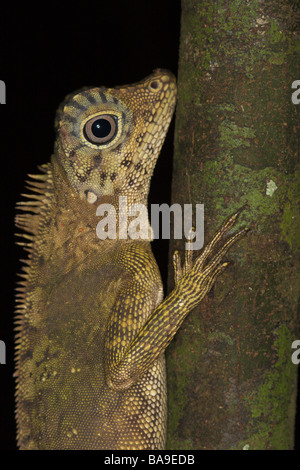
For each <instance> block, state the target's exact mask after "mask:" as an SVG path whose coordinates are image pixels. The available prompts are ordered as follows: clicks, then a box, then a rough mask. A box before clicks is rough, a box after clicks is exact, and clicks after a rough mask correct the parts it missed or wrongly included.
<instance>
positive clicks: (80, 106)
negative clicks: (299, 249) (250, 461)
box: [15, 70, 246, 450]
mask: <svg viewBox="0 0 300 470" xmlns="http://www.w3.org/2000/svg"><path fill="white" fill-rule="evenodd" d="M175 100H176V84H175V78H174V77H173V75H172V74H171V73H169V72H167V71H165V70H156V71H154V73H153V74H152V75H150V76H149V77H148V78H146V79H145V80H143V81H142V82H140V83H137V84H134V85H130V86H124V87H119V88H113V89H112V88H108V89H106V88H89V89H83V90H81V91H79V92H77V93H75V94H73V95H69V96H68V97H67V98H66V100H65V101H64V103H63V104H62V105H61V107H60V108H59V110H58V114H57V122H56V125H57V140H56V144H55V151H54V154H53V156H52V159H51V162H50V163H49V164H46V165H43V166H42V167H41V169H42V173H41V174H40V175H30V176H31V178H32V181H31V182H30V189H31V190H32V193H31V194H29V195H27V197H28V198H30V199H29V201H27V202H21V203H19V206H18V207H19V209H20V211H21V213H20V214H19V215H18V216H17V218H16V224H17V226H18V227H20V228H22V230H24V232H25V233H24V236H25V237H26V239H27V240H26V243H24V244H23V245H25V248H26V249H27V250H28V251H29V256H28V259H27V261H25V263H26V266H24V268H23V269H24V273H23V274H22V276H23V280H22V281H21V282H20V285H19V287H18V291H19V292H18V301H19V303H18V308H17V318H16V323H17V327H16V329H17V339H16V352H17V366H16V373H15V376H16V380H17V392H16V400H17V407H16V417H17V426H18V445H19V447H20V448H21V449H110V450H112V449H162V448H164V446H165V435H166V377H165V365H164V350H165V349H166V347H167V346H168V344H169V343H170V341H171V340H172V338H173V337H174V335H175V333H176V331H177V330H178V329H179V327H180V325H181V323H182V321H183V320H184V318H185V317H186V316H187V314H188V313H189V312H190V311H191V310H192V309H193V308H194V307H195V306H196V305H197V304H199V302H200V301H201V299H203V297H204V296H205V294H206V293H207V292H208V291H209V289H210V288H211V286H212V284H213V283H214V281H215V279H216V277H217V276H218V275H219V274H220V273H221V272H222V271H223V270H224V269H225V268H226V266H227V263H226V262H224V261H223V256H224V255H225V253H226V252H227V251H228V249H229V248H230V246H231V245H232V244H233V243H234V242H236V241H237V240H238V239H239V238H241V237H242V236H243V235H244V233H245V232H246V229H243V230H241V231H239V232H237V233H235V234H233V235H231V236H229V237H227V238H226V239H224V235H225V234H226V232H227V231H228V230H230V229H231V228H232V227H233V225H234V223H235V221H236V219H237V217H238V214H239V212H240V211H238V212H237V213H236V214H234V215H233V216H231V217H230V218H229V219H227V220H226V221H225V222H224V223H223V225H222V226H221V228H220V229H219V231H218V232H217V233H216V234H215V236H214V237H213V239H212V240H211V241H210V242H209V243H208V245H206V247H205V248H204V249H203V250H202V251H201V253H200V255H199V256H198V257H197V258H196V260H195V261H194V262H192V259H191V255H190V254H189V253H190V252H187V255H186V257H185V262H184V263H183V266H181V261H180V258H179V255H178V253H175V255H174V266H175V274H176V276H175V279H176V285H175V288H174V290H173V291H172V292H171V293H170V294H169V295H168V296H167V297H166V298H165V299H164V300H163V290H162V283H161V278H160V274H159V271H158V267H157V264H156V262H155V259H154V257H153V255H152V252H151V247H150V240H143V239H137V240H133V239H119V238H118V237H117V238H116V239H106V240H101V239H99V238H98V237H97V235H96V225H97V223H98V221H99V217H97V216H96V209H97V207H98V205H99V204H104V203H109V204H111V205H113V206H114V207H116V210H117V207H118V198H119V196H126V197H127V202H128V205H130V204H133V203H141V204H147V197H148V190H149V184H150V179H151V175H152V172H153V169H154V166H155V163H156V160H157V157H158V155H159V152H160V149H161V146H162V143H163V141H164V138H165V135H166V132H167V129H168V126H169V123H170V121H171V118H172V114H173V111H174V107H175ZM119 229H120V227H119ZM220 242H221V247H220V248H218V249H216V245H217V244H218V243H219V244H220Z"/></svg>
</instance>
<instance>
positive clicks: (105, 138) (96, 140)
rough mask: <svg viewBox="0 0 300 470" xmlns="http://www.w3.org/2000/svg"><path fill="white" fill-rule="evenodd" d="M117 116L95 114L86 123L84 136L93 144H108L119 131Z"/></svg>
mask: <svg viewBox="0 0 300 470" xmlns="http://www.w3.org/2000/svg"><path fill="white" fill-rule="evenodd" d="M117 119H118V118H117V116H113V115H112V114H100V115H98V116H94V117H93V118H92V119H90V120H89V121H87V122H86V123H85V125H84V129H83V132H84V136H85V138H86V139H87V140H88V141H89V142H91V143H92V144H98V145H101V144H107V143H108V142H110V141H111V140H113V138H114V137H115V136H116V135H117V133H118V124H117V123H118V121H117Z"/></svg>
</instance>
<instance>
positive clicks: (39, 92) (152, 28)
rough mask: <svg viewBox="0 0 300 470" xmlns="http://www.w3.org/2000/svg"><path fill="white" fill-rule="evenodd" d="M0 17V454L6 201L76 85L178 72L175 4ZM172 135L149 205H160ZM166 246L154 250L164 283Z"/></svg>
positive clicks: (48, 7)
mask: <svg viewBox="0 0 300 470" xmlns="http://www.w3.org/2000/svg"><path fill="white" fill-rule="evenodd" d="M0 15H1V18H0V41H1V43H0V44H1V53H0V80H4V82H5V84H6V92H7V97H6V105H2V106H0V123H1V134H0V135H1V139H0V159H1V160H0V172H1V180H0V192H1V197H0V202H1V231H0V236H1V240H0V250H1V267H2V269H1V291H0V292H1V294H0V295H1V299H0V339H1V340H2V341H4V342H5V344H6V353H7V364H6V365H1V366H0V448H2V449H15V448H16V444H15V421H14V382H13V377H12V374H13V370H14V365H13V357H14V348H13V311H14V287H15V283H16V274H15V273H16V272H18V271H20V263H19V261H18V259H19V258H20V257H21V258H22V257H24V255H23V253H22V249H21V248H20V247H17V246H15V244H14V242H15V238H14V236H13V234H14V232H15V231H16V230H15V228H14V215H15V204H16V202H17V201H18V200H20V194H21V193H22V192H24V180H25V179H26V175H27V173H38V171H37V165H40V164H42V163H46V162H48V161H49V158H50V156H51V153H52V151H53V143H54V138H55V134H54V129H53V122H54V117H55V111H56V109H57V107H58V105H59V103H60V102H61V101H62V100H63V99H64V97H65V95H67V94H68V93H70V92H72V91H75V90H77V89H78V88H81V87H82V86H117V85H124V84H126V83H134V82H137V81H139V80H141V79H143V78H144V77H146V76H147V75H149V74H150V73H151V72H152V71H153V70H154V69H156V68H166V69H169V70H171V71H172V72H173V73H174V74H175V75H176V74H177V62H178V45H179V25H180V1H179V0H163V1H160V2H157V1H144V0H142V1H138V0H136V1H134V0H126V1H109V0H108V1H102V0H98V1H91V0H89V1H88V2H72V3H71V2H63V1H61V2H57V1H52V2H41V3H40V4H35V3H34V2H26V3H22V2H16V3H15V4H12V2H11V5H6V7H5V10H4V6H3V5H1V12H0ZM173 129H174V124H172V126H171V129H170V133H169V135H168V137H167V141H166V145H165V146H164V150H163V152H162V153H161V156H160V159H159V164H158V166H157V168H156V171H155V176H154V180H153V182H152V189H151V202H157V203H163V202H169V197H170V177H171V172H172V151H173V149H172V146H173V135H172V133H173ZM21 199H22V198H21ZM17 231H18V230H17ZM167 248H168V247H167V244H164V243H163V244H162V246H161V247H159V248H158V247H157V248H156V251H157V255H159V256H158V257H159V260H158V261H159V264H160V267H161V269H162V271H163V275H164V279H165V278H166V272H167V270H166V264H167ZM158 250H160V252H159V253H158ZM157 255H156V256H157Z"/></svg>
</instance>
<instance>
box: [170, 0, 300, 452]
mask: <svg viewBox="0 0 300 470" xmlns="http://www.w3.org/2000/svg"><path fill="white" fill-rule="evenodd" d="M296 5H297V3H296V2H295V1H290V0H288V1H286V0H284V1H279V0H268V1H259V0H249V1H245V2H241V1H239V0H232V1H225V0H219V1H211V0H202V1H198V0H182V19H181V41H180V58H179V76H178V88H179V96H178V108H177V116H176V131H175V155H174V177H173V183H172V203H180V204H186V203H192V204H193V207H195V204H200V203H204V205H205V241H206V242H207V241H208V240H209V239H210V238H211V236H212V234H213V233H214V231H215V230H216V229H217V227H219V226H220V224H221V223H222V221H223V220H224V219H225V218H226V217H227V216H228V215H230V214H232V213H233V212H235V210H237V209H238V208H239V207H241V206H242V205H243V204H245V203H247V204H248V207H247V209H246V210H245V211H244V212H243V213H242V214H241V216H240V218H239V221H238V223H237V226H236V228H235V229H238V228H240V227H241V226H245V225H246V226H249V227H251V232H250V234H248V236H247V238H246V239H243V240H242V241H241V242H239V243H238V245H237V246H234V247H233V248H232V249H231V251H230V253H229V255H227V257H228V258H229V259H230V260H232V261H233V264H232V265H231V266H230V267H229V268H228V269H227V271H226V272H225V273H224V274H223V275H222V277H221V278H219V279H218V280H217V281H216V284H215V286H214V287H213V289H212V290H211V292H210V294H209V295H208V296H207V297H206V298H205V300H204V301H203V302H202V303H201V305H200V306H199V308H197V309H195V311H193V312H192V313H191V314H190V315H189V317H188V318H187V320H186V321H185V323H184V324H183V326H182V328H181V330H180V331H179V332H178V334H177V335H176V337H175V339H174V341H173V342H172V344H171V345H170V347H169V349H168V351H167V368H168V409H169V415H168V443H167V447H168V448H169V449H177V450H179V449H292V448H293V446H294V423H295V408H296V406H295V404H296V395H297V366H296V365H295V364H294V363H293V362H292V360H291V356H292V353H293V349H292V348H291V347H292V342H293V341H294V340H296V339H299V337H300V334H299V316H297V315H298V314H297V311H298V310H297V306H298V302H299V291H300V272H299V264H300V261H299V251H300V238H299V220H300V217H299V215H300V214H299V212H300V211H299V198H300V190H299V176H300V165H299V157H298V147H297V146H298V141H297V134H296V125H297V113H298V112H299V111H298V109H299V107H297V105H296V104H293V103H292V100H291V96H292V92H293V91H294V90H293V89H292V83H293V81H295V80H297V78H298V79H299V68H297V63H298V62H299V60H298V53H299V47H298V44H299V37H298V38H297V32H296V29H295V28H296V27H295V25H296V19H297V16H298V18H299V12H297V10H296ZM174 249H179V250H182V252H183V249H184V241H178V240H175V241H174V242H173V243H172V246H171V254H172V253H173V251H174ZM171 266H172V262H171V261H170V267H171ZM169 285H170V288H172V285H173V280H172V279H170V283H169Z"/></svg>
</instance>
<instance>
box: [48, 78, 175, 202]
mask: <svg viewBox="0 0 300 470" xmlns="http://www.w3.org/2000/svg"><path fill="white" fill-rule="evenodd" d="M175 101H176V83H175V77H174V76H173V75H172V74H171V73H170V72H168V71H165V70H156V71H154V72H153V73H152V74H151V75H150V76H149V77H147V78H146V79H144V80H143V81H141V82H139V83H136V84H133V85H126V86H122V87H118V88H88V89H84V90H83V91H81V92H77V93H75V94H73V95H71V96H69V97H67V98H66V101H65V102H64V103H63V105H62V106H61V110H60V111H59V112H58V116H57V128H58V138H57V142H56V157H57V158H58V160H59V162H60V164H61V165H62V166H63V168H64V170H65V172H66V175H67V178H68V180H69V182H70V184H71V185H72V186H73V188H74V189H75V190H76V191H77V192H78V194H79V196H80V198H81V199H85V200H87V201H88V202H89V203H91V204H93V203H96V202H97V201H98V200H99V198H100V197H101V196H111V195H126V196H129V195H130V194H132V195H136V197H135V198H136V199H139V200H140V201H142V200H146V198H147V196H148V191H149V185H150V180H151V176H152V173H153V170H154V167H155V164H156V160H157V158H158V155H159V152H160V149H161V147H162V144H163V141H164V139H165V135H166V133H167V130H168V127H169V124H170V121H171V118H172V115H173V111H174V108H175Z"/></svg>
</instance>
